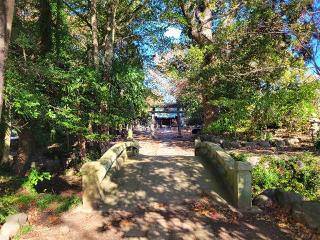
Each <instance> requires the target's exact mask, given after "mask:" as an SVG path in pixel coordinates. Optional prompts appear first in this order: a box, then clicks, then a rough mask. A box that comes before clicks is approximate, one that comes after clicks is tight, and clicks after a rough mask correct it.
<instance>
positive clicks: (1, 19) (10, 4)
mask: <svg viewBox="0 0 320 240" xmlns="http://www.w3.org/2000/svg"><path fill="white" fill-rule="evenodd" d="M13 12H14V0H1V1H0V118H1V112H2V105H3V90H4V71H5V69H4V64H5V61H6V58H7V53H8V45H9V39H10V35H11V26H12V20H13Z"/></svg>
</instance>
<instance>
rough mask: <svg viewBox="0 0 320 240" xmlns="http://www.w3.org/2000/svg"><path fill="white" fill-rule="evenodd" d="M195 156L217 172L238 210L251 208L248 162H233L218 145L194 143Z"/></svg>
mask: <svg viewBox="0 0 320 240" xmlns="http://www.w3.org/2000/svg"><path fill="white" fill-rule="evenodd" d="M195 155H196V156H200V157H202V158H203V159H204V160H206V161H209V163H210V164H212V165H213V166H214V167H215V168H216V169H217V170H218V174H219V175H220V177H221V179H222V181H223V182H224V183H225V186H226V187H227V188H228V191H229V193H230V195H231V197H232V199H233V204H234V205H235V206H236V207H238V208H250V207H251V206H252V189H251V186H252V174H251V169H252V166H251V164H250V163H249V162H240V161H235V160H234V159H233V158H232V157H231V156H230V155H229V154H227V153H226V152H225V151H224V150H223V149H222V148H221V147H220V146H219V145H218V144H215V143H211V142H201V141H200V140H196V141H195Z"/></svg>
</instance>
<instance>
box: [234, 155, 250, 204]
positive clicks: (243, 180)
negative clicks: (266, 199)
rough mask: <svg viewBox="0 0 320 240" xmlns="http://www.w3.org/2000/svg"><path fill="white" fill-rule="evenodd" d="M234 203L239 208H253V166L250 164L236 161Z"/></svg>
mask: <svg viewBox="0 0 320 240" xmlns="http://www.w3.org/2000/svg"><path fill="white" fill-rule="evenodd" d="M234 167H235V168H234V171H235V172H234V184H233V189H234V198H235V199H234V201H235V205H236V207H238V208H241V209H244V208H251V206H252V201H251V185H252V177H251V169H252V167H251V164H250V163H248V162H239V161H235V164H234Z"/></svg>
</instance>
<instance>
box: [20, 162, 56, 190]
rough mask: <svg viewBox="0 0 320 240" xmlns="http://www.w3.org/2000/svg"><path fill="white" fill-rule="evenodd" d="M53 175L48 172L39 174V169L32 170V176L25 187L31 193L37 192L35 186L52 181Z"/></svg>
mask: <svg viewBox="0 0 320 240" xmlns="http://www.w3.org/2000/svg"><path fill="white" fill-rule="evenodd" d="M50 179H51V174H50V173H48V172H39V170H38V169H37V168H34V167H33V168H31V171H30V174H29V176H28V177H27V179H26V181H25V182H24V183H23V187H24V188H25V189H27V190H28V191H30V192H34V193H35V192H36V189H35V186H37V184H38V183H39V182H42V181H43V180H50Z"/></svg>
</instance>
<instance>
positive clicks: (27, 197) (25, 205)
mask: <svg viewBox="0 0 320 240" xmlns="http://www.w3.org/2000/svg"><path fill="white" fill-rule="evenodd" d="M80 203H81V199H80V198H79V197H78V196H70V197H63V196H60V195H55V194H37V193H30V194H19V195H18V194H12V195H5V196H1V197H0V224H1V223H4V222H5V219H6V217H7V216H9V215H12V214H15V213H17V212H19V211H28V210H29V209H32V208H36V209H38V210H39V211H45V210H46V209H48V208H50V206H51V205H53V204H54V206H55V207H54V209H51V210H53V211H54V212H56V213H62V212H66V211H68V210H69V209H71V208H73V207H75V206H77V205H79V204H80Z"/></svg>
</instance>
